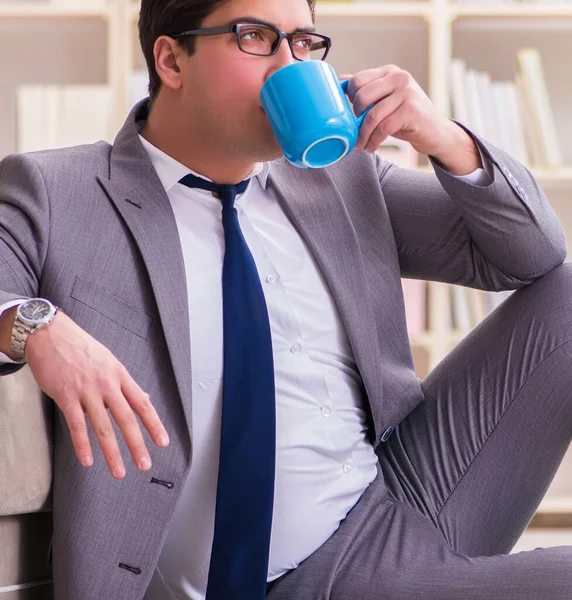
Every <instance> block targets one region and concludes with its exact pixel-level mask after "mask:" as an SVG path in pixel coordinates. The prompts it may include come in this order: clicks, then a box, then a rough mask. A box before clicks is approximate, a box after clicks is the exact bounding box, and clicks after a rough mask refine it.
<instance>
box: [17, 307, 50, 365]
mask: <svg viewBox="0 0 572 600" xmlns="http://www.w3.org/2000/svg"><path fill="white" fill-rule="evenodd" d="M57 312H58V307H57V306H54V305H53V304H52V303H51V302H50V301H48V300H45V299H44V298H32V299H31V300H26V301H25V302H23V303H22V304H20V306H18V310H17V311H16V317H15V319H14V327H13V328H12V339H11V343H10V350H11V352H12V355H13V356H14V359H15V360H24V351H25V349H26V342H27V341H28V338H29V337H30V334H32V333H34V331H38V329H41V328H42V327H45V326H46V325H49V324H50V323H51V322H52V321H53V319H54V317H55V316H56V313H57Z"/></svg>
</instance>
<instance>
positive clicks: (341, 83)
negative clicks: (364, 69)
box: [340, 79, 375, 128]
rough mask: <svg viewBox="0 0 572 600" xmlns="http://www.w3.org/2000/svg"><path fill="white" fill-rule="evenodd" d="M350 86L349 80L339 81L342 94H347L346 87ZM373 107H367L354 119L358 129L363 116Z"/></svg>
mask: <svg viewBox="0 0 572 600" xmlns="http://www.w3.org/2000/svg"><path fill="white" fill-rule="evenodd" d="M349 84H350V80H349V79H344V80H343V81H340V86H341V88H342V91H343V92H344V94H347V93H348V85H349ZM374 106H375V104H372V105H371V106H368V107H367V108H366V109H365V110H364V111H363V113H362V114H361V115H360V116H359V117H356V123H357V126H358V128H360V127H361V125H362V123H363V120H364V119H365V116H366V115H367V113H368V112H369V111H370V110H371V109H372V108H373V107H374Z"/></svg>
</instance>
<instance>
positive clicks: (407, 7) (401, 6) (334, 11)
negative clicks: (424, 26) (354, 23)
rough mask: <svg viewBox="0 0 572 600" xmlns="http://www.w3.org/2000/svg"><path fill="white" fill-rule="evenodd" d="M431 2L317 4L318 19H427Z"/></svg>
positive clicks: (430, 10) (430, 9)
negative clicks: (388, 17)
mask: <svg viewBox="0 0 572 600" xmlns="http://www.w3.org/2000/svg"><path fill="white" fill-rule="evenodd" d="M431 12H432V6H431V4H430V3H429V2H359V0H358V1H356V2H317V3H316V16H318V17H387V16H390V17H391V16H394V17H411V16H413V17H427V16H429V15H430V14H431Z"/></svg>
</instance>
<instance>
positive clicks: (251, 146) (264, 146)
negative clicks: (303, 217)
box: [180, 0, 313, 162]
mask: <svg viewBox="0 0 572 600" xmlns="http://www.w3.org/2000/svg"><path fill="white" fill-rule="evenodd" d="M236 19H241V20H244V21H247V22H248V21H252V20H260V21H263V22H266V23H270V24H272V25H274V26H275V27H277V28H278V29H280V30H282V31H287V32H290V31H294V30H296V29H301V28H311V27H313V23H312V14H311V11H310V8H309V6H308V3H307V0H288V2H286V1H285V0H231V1H230V2H227V3H226V4H224V5H223V6H221V7H220V8H219V9H217V10H216V11H214V12H213V13H212V14H211V15H209V16H208V17H207V18H206V19H205V20H204V22H203V24H202V27H203V28H206V27H216V26H220V25H227V24H229V23H230V22H235V21H236ZM195 41H196V46H195V48H196V50H195V53H194V54H193V55H192V56H191V57H189V58H188V60H185V61H184V62H183V68H182V77H183V89H182V95H181V102H182V105H181V107H180V108H181V110H182V111H184V112H185V113H186V115H185V116H186V117H187V118H188V119H190V122H191V123H192V124H193V130H194V131H198V132H200V134H201V136H204V139H203V141H202V143H208V145H209V147H210V148H211V149H214V150H215V151H217V149H219V148H220V152H221V154H223V155H225V154H226V155H229V153H230V154H232V155H235V154H236V155H238V156H240V158H241V159H244V160H247V161H253V162H258V161H267V160H273V159H275V158H278V157H280V156H281V155H282V151H281V149H280V146H279V144H278V142H277V140H276V138H275V136H274V132H273V130H272V127H271V125H270V123H269V121H268V119H267V118H266V115H265V113H264V111H263V109H262V105H261V102H260V89H261V87H262V85H263V84H264V82H265V81H266V80H267V79H268V77H270V75H272V74H273V73H274V72H275V71H277V70H278V69H280V68H282V67H284V66H286V65H289V64H291V63H293V62H295V60H294V58H293V57H292V54H291V51H290V47H289V45H288V42H287V40H283V41H282V44H281V46H280V48H279V50H278V52H277V53H276V54H275V55H274V56H252V55H249V54H245V53H244V52H241V51H240V49H239V48H238V45H237V42H236V35H235V34H232V33H229V34H222V35H216V36H204V37H197V38H196V40H195ZM207 140H208V141H207Z"/></svg>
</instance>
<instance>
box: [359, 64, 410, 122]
mask: <svg viewBox="0 0 572 600" xmlns="http://www.w3.org/2000/svg"><path fill="white" fill-rule="evenodd" d="M409 78H410V75H409V73H407V72H406V71H403V70H402V69H400V68H399V67H396V66H395V65H386V66H385V67H380V68H378V69H369V70H367V71H360V72H359V73H357V74H356V75H355V76H354V77H353V78H352V80H351V81H350V83H349V85H348V96H349V98H350V100H351V101H352V103H353V104H354V108H355V110H356V114H361V113H362V112H363V111H364V110H365V109H366V108H367V107H368V106H370V105H371V104H373V103H375V102H378V101H379V100H381V99H382V98H383V97H385V96H386V95H388V94H389V93H391V91H393V90H394V89H397V88H398V87H400V86H401V85H404V84H405V83H406V82H407V81H408V80H409ZM371 84H374V86H376V87H371ZM356 102H357V104H358V106H356Z"/></svg>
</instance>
